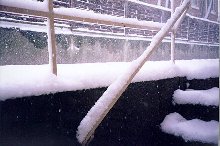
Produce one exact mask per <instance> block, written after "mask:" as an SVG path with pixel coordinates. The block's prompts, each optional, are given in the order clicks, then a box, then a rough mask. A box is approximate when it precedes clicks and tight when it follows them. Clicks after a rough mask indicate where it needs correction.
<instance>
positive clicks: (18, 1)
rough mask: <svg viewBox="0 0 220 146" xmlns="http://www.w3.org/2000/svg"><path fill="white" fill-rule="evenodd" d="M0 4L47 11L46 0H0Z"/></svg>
mask: <svg viewBox="0 0 220 146" xmlns="http://www.w3.org/2000/svg"><path fill="white" fill-rule="evenodd" d="M0 5H3V6H9V7H17V8H23V9H29V10H37V11H44V12H48V2H47V0H44V1H43V2H39V1H37V0H1V2H0Z"/></svg>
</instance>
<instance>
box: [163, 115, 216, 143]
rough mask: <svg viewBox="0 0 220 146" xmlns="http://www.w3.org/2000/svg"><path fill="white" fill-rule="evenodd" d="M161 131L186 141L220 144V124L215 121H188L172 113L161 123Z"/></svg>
mask: <svg viewBox="0 0 220 146" xmlns="http://www.w3.org/2000/svg"><path fill="white" fill-rule="evenodd" d="M161 129H162V131H163V132H165V133H169V134H173V135H175V136H181V137H182V138H183V139H184V140H185V141H199V142H203V143H214V144H218V136H219V122H217V121H214V120H211V121H208V122H206V121H202V120H199V119H192V120H186V119H185V118H183V117H182V116H181V115H180V114H178V113H171V114H169V115H167V116H166V117H165V119H164V121H163V122H162V123H161Z"/></svg>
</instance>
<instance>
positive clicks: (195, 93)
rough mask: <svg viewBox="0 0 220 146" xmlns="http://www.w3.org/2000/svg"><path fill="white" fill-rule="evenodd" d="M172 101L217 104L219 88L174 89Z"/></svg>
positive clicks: (207, 104)
mask: <svg viewBox="0 0 220 146" xmlns="http://www.w3.org/2000/svg"><path fill="white" fill-rule="evenodd" d="M173 100H174V103H177V104H201V105H206V106H209V105H214V106H218V105H219V88H217V87H214V88H211V89H209V90H192V89H191V90H186V91H183V90H180V89H178V90H176V91H174V94H173Z"/></svg>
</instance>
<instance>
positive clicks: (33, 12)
mask: <svg viewBox="0 0 220 146" xmlns="http://www.w3.org/2000/svg"><path fill="white" fill-rule="evenodd" d="M0 11H3V12H13V13H17V14H26V15H33V16H41V17H48V16H49V12H43V11H36V10H30V9H23V8H16V7H9V6H3V5H0ZM54 18H58V19H63V20H74V21H81V22H88V23H95V24H104V25H112V26H120V27H128V28H139V29H150V30H160V29H161V27H158V26H157V25H153V24H152V26H143V25H139V24H127V23H120V22H112V21H110V20H109V21H106V20H100V19H92V18H81V17H77V16H69V15H63V14H55V13H54ZM152 23H154V22H152Z"/></svg>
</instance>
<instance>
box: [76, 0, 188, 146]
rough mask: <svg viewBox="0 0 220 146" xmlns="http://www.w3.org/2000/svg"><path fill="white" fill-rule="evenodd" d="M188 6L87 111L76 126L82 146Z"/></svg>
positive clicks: (185, 6) (184, 3) (177, 11)
mask: <svg viewBox="0 0 220 146" xmlns="http://www.w3.org/2000/svg"><path fill="white" fill-rule="evenodd" d="M189 6H190V0H184V2H183V3H182V5H181V6H179V7H178V8H176V10H175V12H174V13H173V15H171V18H170V19H169V20H168V21H167V23H166V24H165V25H164V26H163V27H162V28H161V30H160V31H159V32H158V33H157V34H156V35H155V36H154V37H153V39H152V42H151V43H150V45H149V46H148V47H147V49H146V50H145V51H144V53H143V54H142V55H141V56H140V57H139V58H137V59H136V60H134V61H133V62H132V63H131V65H130V67H129V68H128V70H127V71H126V72H125V73H124V74H122V75H121V76H120V77H118V79H117V80H116V81H114V82H113V83H112V84H111V85H110V86H109V87H108V89H107V90H106V91H105V92H104V93H103V95H102V96H101V97H100V98H99V99H98V101H97V102H96V103H95V105H94V106H93V107H92V108H91V109H90V110H89V112H88V113H87V115H86V116H85V117H84V118H83V120H82V121H81V123H80V125H79V126H78V131H77V139H78V141H79V142H80V143H81V144H82V145H86V144H87V143H88V141H89V140H90V138H91V137H92V136H93V135H94V132H95V130H96V128H97V127H98V126H99V124H100V123H101V122H102V120H103V119H104V118H105V116H106V115H107V114H108V112H109V111H110V110H111V108H112V107H113V106H114V104H115V103H116V102H117V100H118V99H119V97H120V96H121V94H122V93H123V92H124V91H125V90H126V88H127V87H128V85H129V84H130V83H131V81H132V79H133V78H134V76H135V75H136V74H137V73H138V71H139V70H140V69H141V67H142V66H143V65H144V63H145V62H146V61H147V60H148V58H149V57H150V55H151V54H152V53H153V51H154V50H155V49H156V48H157V47H158V46H159V45H160V43H161V41H162V40H163V38H164V37H165V36H166V34H167V33H168V32H169V31H170V30H171V28H172V27H173V26H174V24H175V23H176V21H177V20H178V19H179V17H180V16H181V15H182V14H183V13H184V11H185V10H186V9H187V8H188V7H189Z"/></svg>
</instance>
